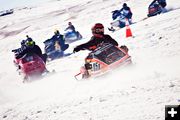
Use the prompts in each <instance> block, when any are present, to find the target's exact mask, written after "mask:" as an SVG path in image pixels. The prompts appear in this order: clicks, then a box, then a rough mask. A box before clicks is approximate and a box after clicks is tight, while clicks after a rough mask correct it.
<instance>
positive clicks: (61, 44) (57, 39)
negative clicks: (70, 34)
mask: <svg viewBox="0 0 180 120" xmlns="http://www.w3.org/2000/svg"><path fill="white" fill-rule="evenodd" d="M50 40H53V42H54V45H55V48H56V46H57V45H58V44H59V47H60V49H61V50H62V51H64V50H66V49H67V48H68V47H69V45H68V44H65V40H64V36H63V35H62V34H60V32H59V30H55V31H54V35H53V36H52V38H51V39H50Z"/></svg>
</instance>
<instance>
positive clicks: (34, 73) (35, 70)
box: [13, 51, 48, 82]
mask: <svg viewBox="0 0 180 120" xmlns="http://www.w3.org/2000/svg"><path fill="white" fill-rule="evenodd" d="M13 52H14V51H13ZM14 63H15V65H16V66H17V67H18V71H19V74H22V75H23V79H24V81H23V82H27V81H28V80H30V79H31V78H33V77H40V76H41V75H42V74H43V73H45V72H48V71H47V69H46V65H45V63H44V61H43V60H42V59H41V58H40V57H39V56H38V55H36V54H25V55H24V56H23V57H22V58H19V59H16V58H15V60H14Z"/></svg>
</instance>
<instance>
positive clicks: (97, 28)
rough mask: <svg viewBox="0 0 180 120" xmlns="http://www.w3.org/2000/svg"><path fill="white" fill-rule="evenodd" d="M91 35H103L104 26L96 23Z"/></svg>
mask: <svg viewBox="0 0 180 120" xmlns="http://www.w3.org/2000/svg"><path fill="white" fill-rule="evenodd" d="M91 30H92V33H93V35H94V34H100V35H103V34H104V26H103V24H101V23H96V24H95V25H94V26H93V27H92V28H91Z"/></svg>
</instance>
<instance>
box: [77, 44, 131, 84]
mask: <svg viewBox="0 0 180 120" xmlns="http://www.w3.org/2000/svg"><path fill="white" fill-rule="evenodd" d="M129 63H131V57H130V56H129V55H128V48H127V47H126V46H121V47H120V48H119V47H116V46H113V45H111V44H103V45H102V46H100V47H98V48H97V49H96V50H94V51H92V52H91V53H89V55H88V56H87V57H86V58H85V65H84V66H83V67H81V69H80V73H78V74H76V75H75V76H74V77H75V78H76V79H77V80H81V79H86V78H90V77H96V76H99V75H102V74H104V73H106V72H108V71H109V70H111V69H113V68H117V67H119V66H122V65H127V64H129Z"/></svg>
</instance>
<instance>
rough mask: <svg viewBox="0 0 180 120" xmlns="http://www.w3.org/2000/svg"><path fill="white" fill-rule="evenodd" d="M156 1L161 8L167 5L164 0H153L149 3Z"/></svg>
mask: <svg viewBox="0 0 180 120" xmlns="http://www.w3.org/2000/svg"><path fill="white" fill-rule="evenodd" d="M156 2H158V3H159V5H161V7H162V8H165V7H166V5H167V3H166V0H153V1H152V3H151V5H152V4H154V3H156Z"/></svg>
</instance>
